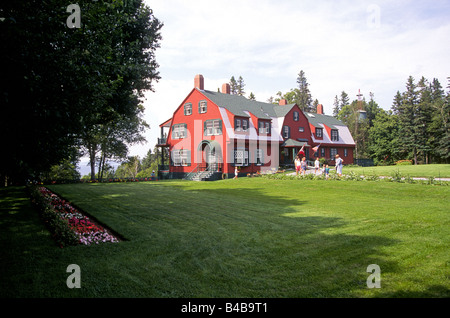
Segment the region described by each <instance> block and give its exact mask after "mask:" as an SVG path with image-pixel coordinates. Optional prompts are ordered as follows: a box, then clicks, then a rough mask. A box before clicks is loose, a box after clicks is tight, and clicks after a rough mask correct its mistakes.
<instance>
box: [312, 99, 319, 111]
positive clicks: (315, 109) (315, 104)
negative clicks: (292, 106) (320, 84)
mask: <svg viewBox="0 0 450 318" xmlns="http://www.w3.org/2000/svg"><path fill="white" fill-rule="evenodd" d="M317 105H319V100H318V99H317V98H316V99H315V100H314V103H313V105H312V108H311V112H313V113H317Z"/></svg>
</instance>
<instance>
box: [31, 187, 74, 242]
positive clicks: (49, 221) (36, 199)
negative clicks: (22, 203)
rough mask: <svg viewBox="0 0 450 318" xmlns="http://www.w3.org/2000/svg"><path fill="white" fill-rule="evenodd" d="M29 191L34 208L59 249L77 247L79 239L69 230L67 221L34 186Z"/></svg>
mask: <svg viewBox="0 0 450 318" xmlns="http://www.w3.org/2000/svg"><path fill="white" fill-rule="evenodd" d="M29 191H30V195H31V198H32V202H33V204H34V206H35V207H36V209H37V210H38V212H39V215H40V217H41V219H42V220H43V222H44V223H45V225H46V226H47V228H48V230H49V232H50V233H51V234H52V237H53V239H54V240H55V242H56V243H57V245H58V246H60V247H65V246H73V245H77V244H78V242H79V238H78V236H77V234H76V233H75V232H74V231H72V230H71V229H70V226H69V224H68V222H67V220H66V219H62V218H61V217H60V216H59V214H58V213H56V211H55V209H54V208H53V206H52V205H51V204H50V203H49V202H48V201H47V200H46V199H45V197H44V196H43V195H42V194H41V193H40V192H39V190H38V189H37V187H36V186H31V187H30V188H29Z"/></svg>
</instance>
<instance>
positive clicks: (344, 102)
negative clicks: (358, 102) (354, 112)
mask: <svg viewBox="0 0 450 318" xmlns="http://www.w3.org/2000/svg"><path fill="white" fill-rule="evenodd" d="M340 102H341V105H340V108H341V109H342V108H343V107H344V106H346V105H348V104H349V103H350V99H349V97H348V94H347V93H346V92H345V91H342V92H341V100H340Z"/></svg>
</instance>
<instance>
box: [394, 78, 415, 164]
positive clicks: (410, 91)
mask: <svg viewBox="0 0 450 318" xmlns="http://www.w3.org/2000/svg"><path fill="white" fill-rule="evenodd" d="M417 104H418V94H417V88H416V84H415V83H414V78H413V77H412V76H409V77H408V80H407V83H406V91H405V92H404V93H403V94H402V104H401V105H400V107H399V108H398V109H397V112H398V116H399V119H400V124H399V135H400V136H399V146H400V149H399V151H400V152H402V153H403V154H404V155H405V156H406V157H407V158H412V159H414V164H417V146H418V131H417V129H416V126H415V124H416V120H415V114H416V111H417Z"/></svg>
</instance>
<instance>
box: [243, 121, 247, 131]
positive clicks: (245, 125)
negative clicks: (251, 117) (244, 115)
mask: <svg viewBox="0 0 450 318" xmlns="http://www.w3.org/2000/svg"><path fill="white" fill-rule="evenodd" d="M247 129H248V120H246V119H243V120H242V130H243V131H247Z"/></svg>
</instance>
